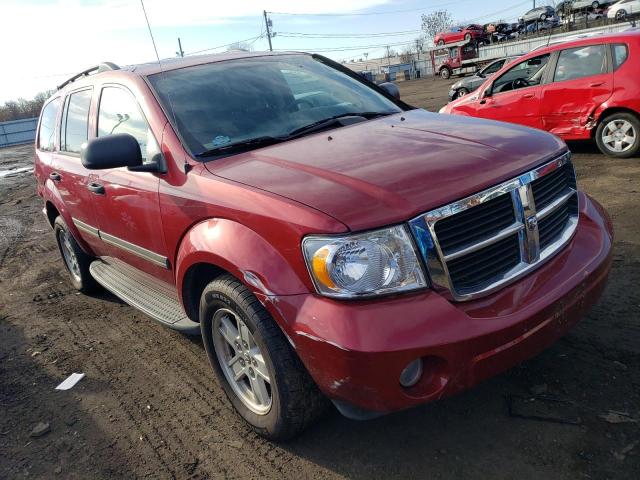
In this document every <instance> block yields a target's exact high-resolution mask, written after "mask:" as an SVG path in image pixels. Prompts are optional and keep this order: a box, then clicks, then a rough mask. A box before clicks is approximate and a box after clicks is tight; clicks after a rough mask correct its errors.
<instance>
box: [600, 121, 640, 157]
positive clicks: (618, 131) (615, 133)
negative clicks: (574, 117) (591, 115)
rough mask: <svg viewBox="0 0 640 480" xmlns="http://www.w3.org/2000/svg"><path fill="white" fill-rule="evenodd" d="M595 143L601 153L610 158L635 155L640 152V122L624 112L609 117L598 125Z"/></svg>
mask: <svg viewBox="0 0 640 480" xmlns="http://www.w3.org/2000/svg"><path fill="white" fill-rule="evenodd" d="M596 143H597V144H598V148H599V149H600V151H601V152H602V153H604V154H605V155H609V156H611V157H616V158H629V157H633V156H635V155H637V154H638V150H640V120H638V117H636V116H635V115H633V114H631V113H626V112H620V113H614V114H612V115H609V116H608V117H606V118H605V119H603V120H602V121H601V122H600V123H599V124H598V128H597V129H596Z"/></svg>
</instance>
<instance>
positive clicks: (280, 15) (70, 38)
mask: <svg viewBox="0 0 640 480" xmlns="http://www.w3.org/2000/svg"><path fill="white" fill-rule="evenodd" d="M537 3H538V4H553V3H554V2H553V0H538V2H537ZM532 5H533V0H527V1H522V0H455V1H452V0H429V1H419V0H319V1H303V0H261V1H257V0H235V1H227V0H224V1H220V0H179V1H168V0H164V1H163V0H144V6H145V9H146V12H147V16H148V18H149V23H150V25H151V30H152V32H153V35H154V37H155V41H156V45H157V48H158V54H159V56H160V58H161V59H162V58H169V57H175V56H176V52H177V50H178V40H177V39H178V37H179V38H180V39H181V41H182V48H183V51H184V52H185V54H187V55H189V54H195V53H197V52H201V51H204V52H203V53H215V52H222V51H225V50H226V49H227V48H228V45H229V44H232V43H234V42H238V41H245V43H246V44H250V45H251V48H252V49H254V50H267V49H268V41H267V38H266V35H265V27H264V17H263V13H262V12H263V10H267V11H268V12H270V13H269V14H268V15H269V18H270V19H271V21H272V24H273V32H275V34H276V35H275V37H274V38H273V39H272V42H273V48H274V49H285V50H302V51H314V52H319V53H322V54H324V55H326V56H328V57H331V58H333V59H335V60H347V61H348V60H351V59H358V58H362V57H363V56H364V54H365V53H367V54H368V56H369V58H377V57H381V56H383V55H384V51H385V45H390V46H391V47H392V48H394V49H396V50H398V51H399V50H402V48H403V46H404V45H406V44H407V43H409V42H413V41H414V39H415V38H416V37H417V36H419V35H420V17H421V15H422V14H423V13H430V12H433V11H434V10H448V11H449V12H450V14H451V15H452V17H453V19H454V21H455V22H460V23H464V22H477V23H487V22H489V21H492V20H497V19H503V20H507V21H508V20H514V21H515V19H517V17H518V16H519V15H521V14H522V13H524V12H525V11H526V10H528V9H530V8H531V7H532ZM0 45H2V47H3V48H2V70H1V72H0V103H4V102H5V101H7V100H12V99H16V98H18V97H23V98H32V97H33V96H34V95H35V94H36V93H38V92H40V91H44V90H47V89H51V88H55V86H56V85H57V84H59V83H62V82H63V81H64V80H65V79H66V78H68V77H70V76H72V75H74V74H75V73H77V72H80V71H82V70H84V69H86V68H88V67H90V66H91V65H96V64H98V63H100V62H104V61H110V62H114V63H116V64H118V65H130V64H134V63H144V62H150V61H155V59H156V55H155V52H154V49H153V44H152V42H151V39H150V36H149V31H148V29H147V24H146V22H145V17H144V13H143V10H142V6H141V2H140V0H0ZM214 47H218V48H214Z"/></svg>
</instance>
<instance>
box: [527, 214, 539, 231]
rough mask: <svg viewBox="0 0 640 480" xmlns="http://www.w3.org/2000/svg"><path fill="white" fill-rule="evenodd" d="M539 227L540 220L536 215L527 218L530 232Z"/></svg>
mask: <svg viewBox="0 0 640 480" xmlns="http://www.w3.org/2000/svg"><path fill="white" fill-rule="evenodd" d="M537 226H538V218H537V217H536V216H535V215H532V216H530V217H529V218H527V228H528V229H529V230H535V229H536V227H537Z"/></svg>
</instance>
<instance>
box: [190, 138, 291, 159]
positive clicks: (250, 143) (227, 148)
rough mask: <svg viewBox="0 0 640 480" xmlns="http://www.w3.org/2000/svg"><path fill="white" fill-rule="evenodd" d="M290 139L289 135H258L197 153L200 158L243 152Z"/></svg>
mask: <svg viewBox="0 0 640 480" xmlns="http://www.w3.org/2000/svg"><path fill="white" fill-rule="evenodd" d="M285 140H288V138H287V137H271V136H264V137H256V138H250V139H249V140H243V141H241V142H236V143H229V144H227V145H221V146H219V147H216V148H212V149H210V150H204V151H203V152H200V153H196V157H198V158H206V157H215V156H218V155H225V154H228V153H241V152H247V151H249V150H253V149H254V148H260V147H268V146H269V145H274V144H276V143H280V142H284V141H285Z"/></svg>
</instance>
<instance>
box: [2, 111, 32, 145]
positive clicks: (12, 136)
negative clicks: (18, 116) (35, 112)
mask: <svg viewBox="0 0 640 480" xmlns="http://www.w3.org/2000/svg"><path fill="white" fill-rule="evenodd" d="M37 126H38V119H37V118H25V119H24V120H13V121H11V122H0V147H6V146H8V145H20V144H22V143H30V142H33V141H34V140H35V138H36V128H37Z"/></svg>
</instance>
